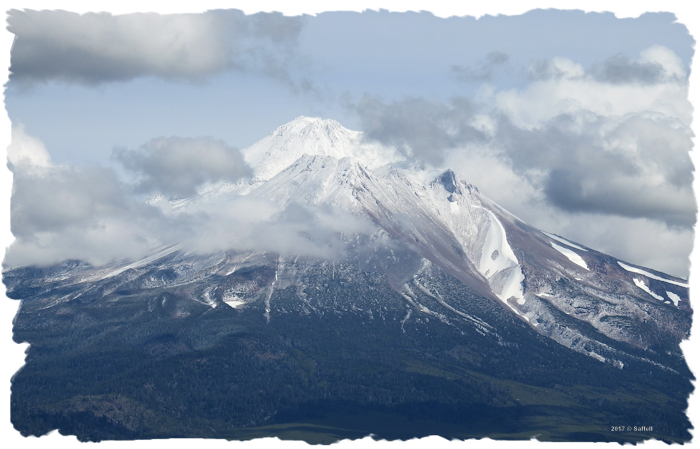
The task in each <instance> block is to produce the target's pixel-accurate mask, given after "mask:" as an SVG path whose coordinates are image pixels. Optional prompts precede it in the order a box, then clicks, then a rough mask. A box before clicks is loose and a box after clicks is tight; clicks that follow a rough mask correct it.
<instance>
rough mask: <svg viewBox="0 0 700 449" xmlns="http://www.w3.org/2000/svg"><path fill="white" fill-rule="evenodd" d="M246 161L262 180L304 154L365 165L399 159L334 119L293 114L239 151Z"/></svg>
mask: <svg viewBox="0 0 700 449" xmlns="http://www.w3.org/2000/svg"><path fill="white" fill-rule="evenodd" d="M243 154H244V156H245V160H246V162H248V163H249V164H250V165H251V166H253V167H255V175H256V177H257V178H258V179H260V180H263V181H266V180H268V179H270V178H272V177H273V176H275V175H276V174H277V173H279V172H281V171H282V170H284V169H285V168H287V167H288V166H290V165H291V164H292V163H293V162H294V161H296V160H297V159H299V158H300V157H301V156H303V155H304V154H308V155H310V156H331V157H334V158H336V159H341V158H344V157H357V158H360V159H361V160H362V162H363V163H364V164H365V165H367V166H368V167H371V168H375V167H378V166H380V165H384V164H388V163H391V162H396V161H398V160H400V155H399V154H398V153H397V152H396V151H394V150H392V149H391V148H386V147H383V146H381V145H377V144H371V143H366V142H364V141H363V139H362V133H360V132H357V131H350V130H349V129H346V128H344V127H343V126H341V125H340V123H338V122H336V121H335V120H328V119H321V118H311V117H303V116H302V117H297V118H296V119H294V120H292V121H291V122H289V123H287V124H286V125H282V126H280V127H279V128H277V129H276V130H274V131H273V132H272V133H270V134H269V135H268V136H267V137H265V138H263V139H262V140H260V141H259V142H257V143H255V144H253V145H251V146H249V147H248V148H246V149H244V150H243Z"/></svg>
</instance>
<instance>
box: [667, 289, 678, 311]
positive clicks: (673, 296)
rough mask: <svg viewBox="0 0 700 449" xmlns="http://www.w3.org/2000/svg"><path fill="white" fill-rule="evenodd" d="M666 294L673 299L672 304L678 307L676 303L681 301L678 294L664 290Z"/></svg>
mask: <svg viewBox="0 0 700 449" xmlns="http://www.w3.org/2000/svg"><path fill="white" fill-rule="evenodd" d="M666 294H667V295H668V299H670V300H671V301H673V305H675V306H676V307H678V303H679V302H680V301H681V297H680V296H678V295H677V294H675V293H673V292H669V291H666Z"/></svg>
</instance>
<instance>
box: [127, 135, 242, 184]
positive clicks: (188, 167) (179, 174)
mask: <svg viewBox="0 0 700 449" xmlns="http://www.w3.org/2000/svg"><path fill="white" fill-rule="evenodd" d="M113 157H114V158H115V159H116V160H117V161H119V162H120V163H121V164H122V165H123V166H124V167H125V168H126V169H128V170H130V171H132V172H134V173H136V174H138V175H139V176H140V180H139V182H138V184H137V185H136V189H137V191H139V192H158V193H162V194H164V195H169V196H180V197H186V196H191V195H194V194H196V193H197V188H198V187H200V186H201V185H203V184H205V183H213V182H220V181H231V182H234V181H237V180H238V179H240V178H242V177H246V176H250V175H251V173H252V170H251V168H250V167H249V166H248V165H247V164H246V163H245V161H244V160H243V155H242V154H241V153H240V151H238V150H237V149H236V148H233V147H230V146H228V145H227V144H226V143H225V142H223V141H222V140H216V139H212V138H209V137H200V138H196V139H192V138H177V137H171V138H158V139H153V140H151V141H150V142H148V143H146V144H145V145H143V146H142V147H141V148H140V149H139V150H126V149H118V150H115V151H114V152H113Z"/></svg>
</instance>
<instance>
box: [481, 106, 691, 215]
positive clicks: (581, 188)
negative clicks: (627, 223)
mask: <svg viewBox="0 0 700 449" xmlns="http://www.w3.org/2000/svg"><path fill="white" fill-rule="evenodd" d="M582 121H583V122H585V124H584V125H582V124H581V123H582ZM669 122H672V121H671V120H669V119H668V118H663V117H659V116H648V115H643V114H638V115H631V116H629V117H626V118H625V119H622V120H620V121H617V122H615V121H612V120H606V119H604V118H602V117H598V118H597V120H593V121H591V117H590V116H588V117H586V118H585V119H584V120H582V118H581V117H577V116H575V115H572V114H568V115H561V116H558V117H556V118H555V119H553V120H551V121H550V122H548V123H547V124H546V125H545V126H543V127H541V128H536V129H522V128H518V127H517V126H515V125H514V124H513V123H512V122H510V120H508V119H507V118H501V120H500V121H499V125H498V131H497V133H496V135H497V136H498V137H497V139H496V141H495V142H494V145H495V146H497V147H499V148H501V149H502V150H503V151H504V153H503V154H502V157H505V158H507V160H508V162H509V163H510V164H511V166H512V168H513V170H514V171H515V172H516V173H519V174H521V175H522V176H525V177H530V179H531V181H532V183H533V184H535V185H537V186H539V188H540V189H541V191H542V192H543V194H544V195H545V198H546V200H547V201H548V202H550V203H551V204H552V205H553V206H555V207H557V208H559V209H561V210H564V211H568V212H587V213H600V214H604V215H618V216H624V217H632V218H647V219H651V220H656V221H661V222H664V223H666V224H667V225H669V226H681V227H691V226H692V225H693V224H694V223H695V215H696V209H697V208H696V203H695V197H694V194H693V189H692V180H693V164H692V161H691V160H690V156H689V153H688V152H689V150H690V148H691V145H692V141H691V140H690V136H689V135H688V133H687V130H685V129H684V128H681V127H674V126H673V124H672V123H669Z"/></svg>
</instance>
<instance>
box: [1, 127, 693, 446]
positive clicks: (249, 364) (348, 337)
mask: <svg viewBox="0 0 700 449" xmlns="http://www.w3.org/2000/svg"><path fill="white" fill-rule="evenodd" d="M243 155H244V157H245V160H246V162H247V163H248V164H249V165H250V166H251V167H252V168H253V170H254V171H253V177H252V178H245V179H243V180H240V181H238V182H228V183H220V184H217V185H211V186H209V187H208V188H207V189H206V190H205V191H202V192H200V193H199V194H198V195H195V196H193V197H189V198H179V199H169V198H166V197H165V196H162V195H153V196H151V197H150V198H149V199H148V200H147V202H148V204H150V206H152V207H155V208H158V209H159V210H160V211H161V212H162V213H163V214H166V215H172V216H175V215H178V214H180V215H182V214H192V215H196V214H197V212H198V211H201V210H211V209H225V208H226V207H227V205H228V204H231V203H232V202H237V204H240V202H241V201H243V200H245V201H248V202H249V203H243V204H244V205H245V204H250V205H251V207H253V208H257V207H263V206H264V207H267V208H270V207H271V208H274V210H275V211H276V212H275V213H276V215H275V216H276V217H281V218H279V220H281V221H282V222H284V223H286V224H288V226H287V227H285V228H284V229H283V230H282V231H280V233H276V232H269V235H265V236H264V237H265V239H263V240H264V241H265V242H266V243H265V244H263V245H258V244H257V242H259V241H260V240H261V239H259V238H254V237H255V235H256V230H255V229H252V230H251V229H240V228H238V227H235V228H232V229H231V230H230V234H226V232H223V231H221V227H218V228H217V229H218V231H216V232H214V231H212V232H213V234H212V238H211V239H210V240H213V241H217V240H216V239H217V238H219V237H220V239H221V240H220V241H221V245H222V246H221V248H220V249H219V250H205V249H203V247H201V246H200V247H191V246H188V245H187V243H186V242H178V243H177V244H174V245H170V246H166V247H161V248H158V249H156V250H154V251H153V253H152V254H150V255H148V256H147V257H145V258H143V259H140V260H128V261H121V262H114V263H112V264H110V265H108V266H92V265H90V264H88V263H86V262H84V261H74V260H71V261H65V262H63V263H60V264H57V265H53V266H48V267H35V266H32V267H28V266H27V267H18V268H12V269H6V270H5V271H4V276H3V281H4V283H5V285H6V286H7V294H8V296H9V297H10V298H14V299H20V300H21V306H20V309H19V312H18V314H17V317H16V318H15V323H14V335H15V340H16V341H18V342H23V341H26V342H29V343H30V344H31V346H30V349H29V350H28V355H27V361H26V365H25V366H24V367H23V368H22V369H21V370H20V371H19V372H18V373H17V374H16V375H15V377H14V379H13V387H12V388H13V389H12V419H13V423H14V425H15V427H16V428H17V429H18V430H19V431H20V432H22V434H24V435H41V434H44V433H46V432H48V431H49V430H51V429H55V428H58V429H59V430H60V431H61V432H62V433H64V434H73V435H77V436H78V437H79V438H81V439H83V440H101V439H133V438H168V437H214V438H230V439H246V438H254V437H259V436H280V437H282V438H292V439H304V440H306V441H310V442H319V443H324V442H325V443H330V442H333V441H336V440H338V439H340V438H358V437H362V436H365V435H368V434H370V433H371V434H373V435H375V437H377V438H389V439H393V438H412V437H415V436H424V435H431V434H438V435H442V436H445V437H451V438H473V437H476V438H480V437H492V438H505V439H529V438H530V437H532V436H537V438H539V439H543V440H566V441H572V440H574V441H630V442H636V441H641V440H644V439H649V438H657V439H663V440H665V441H677V442H683V441H688V440H689V439H690V434H689V432H688V429H689V428H690V422H689V421H688V418H687V416H686V415H685V409H686V407H687V398H688V395H689V394H690V392H691V391H692V388H693V387H692V385H691V383H690V380H691V379H693V376H692V374H691V372H690V370H689V368H688V366H687V364H686V362H685V359H684V357H683V353H682V351H681V350H680V347H679V344H680V342H681V341H683V340H684V339H686V338H687V337H688V335H689V332H690V326H691V319H692V309H691V306H690V302H689V296H688V284H687V281H686V280H683V279H679V278H676V277H673V276H670V275H667V274H664V273H661V272H658V271H655V270H653V269H650V268H645V267H640V266H636V265H634V264H632V263H628V262H626V261H621V260H618V259H616V258H615V257H612V256H609V255H606V254H603V253H600V252H598V251H596V250H594V249H592V248H587V247H585V246H583V245H581V244H579V243H575V242H572V241H569V240H567V239H566V238H564V237H561V236H557V235H554V234H549V233H546V232H543V231H540V230H538V229H536V228H534V227H532V226H530V225H528V224H527V223H525V222H523V221H522V220H520V219H518V218H517V217H515V216H514V215H512V214H510V213H509V212H508V211H506V210H505V209H503V208H502V207H500V206H499V205H497V204H496V203H494V202H493V201H491V200H490V199H489V198H487V197H486V196H484V195H483V194H482V193H480V192H479V189H478V188H477V187H476V186H473V185H471V184H469V183H467V182H466V181H464V180H461V179H459V178H458V177H457V176H456V175H455V173H454V172H453V171H451V170H449V169H448V170H435V169H433V168H426V167H423V166H421V164H419V163H417V162H415V161H412V160H410V159H407V158H406V157H405V156H403V155H402V154H401V153H400V152H398V151H396V150H395V149H392V148H387V147H384V146H381V145H379V144H376V143H371V142H368V141H366V140H365V139H363V136H362V134H361V133H358V132H354V131H349V130H347V129H345V128H343V127H342V126H340V124H338V123H337V122H335V121H333V120H322V119H316V118H307V117H300V118H297V119H296V120H294V121H292V122H290V123H288V124H286V125H283V126H281V127H280V128H278V129H276V130H275V131H274V132H272V133H271V134H270V135H268V136H267V137H265V138H264V139H262V140H261V141H259V142H258V143H256V144H254V145H252V146H250V147H248V148H247V149H245V150H243ZM260 205H262V206H260ZM266 210H267V209H266ZM223 229H224V231H225V230H226V228H225V226H224V227H223ZM275 229H278V228H275ZM257 232H265V230H264V229H262V230H260V229H259V230H257ZM248 237H250V238H248ZM210 247H211V245H209V246H207V248H210ZM617 425H621V426H623V427H626V426H640V427H641V428H644V429H645V431H643V432H624V431H623V432H617V431H614V426H617Z"/></svg>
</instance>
